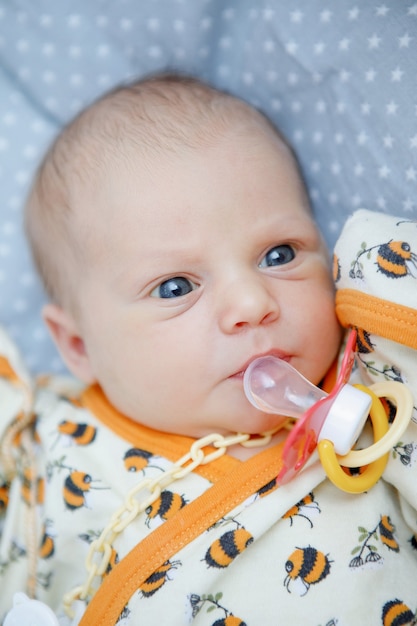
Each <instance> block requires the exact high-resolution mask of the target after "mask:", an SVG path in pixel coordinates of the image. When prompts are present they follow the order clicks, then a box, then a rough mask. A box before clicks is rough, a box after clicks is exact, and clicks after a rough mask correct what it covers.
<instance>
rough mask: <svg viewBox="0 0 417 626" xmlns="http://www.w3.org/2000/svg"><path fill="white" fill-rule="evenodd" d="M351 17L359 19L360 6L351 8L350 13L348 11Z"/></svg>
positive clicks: (351, 18)
mask: <svg viewBox="0 0 417 626" xmlns="http://www.w3.org/2000/svg"><path fill="white" fill-rule="evenodd" d="M348 16H349V19H350V20H357V19H358V16H359V9H358V7H353V9H350V11H349V13H348Z"/></svg>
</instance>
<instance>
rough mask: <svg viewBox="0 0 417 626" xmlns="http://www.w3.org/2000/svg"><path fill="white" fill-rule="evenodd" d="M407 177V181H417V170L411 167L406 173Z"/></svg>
mask: <svg viewBox="0 0 417 626" xmlns="http://www.w3.org/2000/svg"><path fill="white" fill-rule="evenodd" d="M405 177H406V179H407V180H417V170H416V169H414V167H412V166H411V167H409V168H408V170H406V172H405Z"/></svg>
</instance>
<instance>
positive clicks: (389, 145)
mask: <svg viewBox="0 0 417 626" xmlns="http://www.w3.org/2000/svg"><path fill="white" fill-rule="evenodd" d="M383 142H384V146H385V148H392V146H393V143H394V137H391V135H385V137H384V138H383Z"/></svg>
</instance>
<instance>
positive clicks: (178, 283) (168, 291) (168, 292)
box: [151, 276, 197, 298]
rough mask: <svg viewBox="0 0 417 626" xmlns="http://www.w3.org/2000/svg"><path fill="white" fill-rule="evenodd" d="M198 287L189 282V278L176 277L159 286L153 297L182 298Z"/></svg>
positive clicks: (153, 292) (152, 294)
mask: <svg viewBox="0 0 417 626" xmlns="http://www.w3.org/2000/svg"><path fill="white" fill-rule="evenodd" d="M196 287H197V285H195V284H194V283H192V282H191V280H188V278H184V277H183V276H174V277H173V278H168V280H164V282H163V283H161V284H160V285H158V287H156V288H155V289H154V290H153V291H152V293H151V296H153V297H154V298H180V297H181V296H186V295H187V293H190V292H191V291H193V290H194V289H196Z"/></svg>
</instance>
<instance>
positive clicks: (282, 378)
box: [243, 356, 327, 418]
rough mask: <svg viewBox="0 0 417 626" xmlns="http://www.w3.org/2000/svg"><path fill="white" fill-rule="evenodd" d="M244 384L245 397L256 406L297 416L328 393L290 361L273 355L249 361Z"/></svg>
mask: <svg viewBox="0 0 417 626" xmlns="http://www.w3.org/2000/svg"><path fill="white" fill-rule="evenodd" d="M243 386H244V389H245V394H246V397H247V398H248V400H249V401H250V402H251V403H252V404H253V405H254V406H255V407H256V408H257V409H259V410H261V411H264V413H276V414H279V415H285V416H287V417H296V418H299V417H301V415H302V414H303V413H304V412H305V411H306V410H307V409H309V408H310V407H311V406H313V404H315V403H316V402H318V401H319V400H320V399H321V398H325V397H326V395H327V394H326V393H325V392H324V391H322V390H321V389H319V388H318V387H316V386H315V385H312V384H311V383H310V382H309V381H308V380H307V379H306V378H304V376H303V375H302V374H300V373H299V372H297V370H296V369H295V368H294V367H292V365H290V364H289V363H287V362H286V361H283V360H282V359H278V358H276V357H273V356H264V357H260V358H258V359H255V360H254V361H252V363H251V364H250V365H249V367H248V368H247V369H246V372H245V375H244V378H243Z"/></svg>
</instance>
